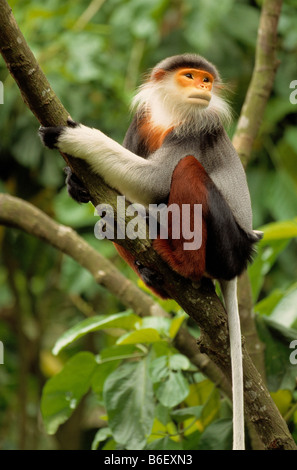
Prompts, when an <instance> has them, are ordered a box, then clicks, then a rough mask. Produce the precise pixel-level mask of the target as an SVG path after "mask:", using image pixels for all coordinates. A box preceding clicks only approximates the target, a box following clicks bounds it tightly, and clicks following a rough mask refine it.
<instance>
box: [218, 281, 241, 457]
mask: <svg viewBox="0 0 297 470" xmlns="http://www.w3.org/2000/svg"><path fill="white" fill-rule="evenodd" d="M220 284H221V288H222V292H223V296H224V301H225V307H226V310H227V314H228V325H229V336H230V354H231V368H232V401H233V450H244V449H245V447H244V400H243V369H242V347H241V329H240V319H239V311H238V301H237V278H235V279H232V280H231V281H221V282H220Z"/></svg>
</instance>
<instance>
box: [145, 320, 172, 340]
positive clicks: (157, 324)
mask: <svg viewBox="0 0 297 470" xmlns="http://www.w3.org/2000/svg"><path fill="white" fill-rule="evenodd" d="M170 324H171V320H170V318H164V317H145V318H143V319H142V321H141V327H140V328H141V329H143V328H153V329H155V330H157V331H158V333H160V334H161V335H163V336H168V335H169V329H170Z"/></svg>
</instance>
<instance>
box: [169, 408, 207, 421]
mask: <svg viewBox="0 0 297 470" xmlns="http://www.w3.org/2000/svg"><path fill="white" fill-rule="evenodd" d="M202 410H203V406H202V405H199V406H189V407H188V408H182V409H180V410H173V411H172V412H171V413H170V416H171V417H172V419H174V420H175V421H177V422H178V423H180V422H182V421H185V420H186V419H188V418H193V417H195V418H196V419H199V418H200V417H201V413H202Z"/></svg>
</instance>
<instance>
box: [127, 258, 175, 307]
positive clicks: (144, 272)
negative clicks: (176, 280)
mask: <svg viewBox="0 0 297 470" xmlns="http://www.w3.org/2000/svg"><path fill="white" fill-rule="evenodd" d="M135 266H136V267H137V271H138V274H139V276H140V277H141V279H142V280H143V282H144V283H145V284H146V285H147V286H148V287H149V288H150V289H151V290H152V291H153V292H155V293H156V294H157V295H159V296H160V297H162V298H163V299H166V298H168V294H167V293H166V292H165V290H163V289H162V286H163V284H164V279H163V276H161V274H160V273H158V272H157V271H155V270H154V269H151V268H148V267H146V266H143V264H141V263H140V262H139V261H135Z"/></svg>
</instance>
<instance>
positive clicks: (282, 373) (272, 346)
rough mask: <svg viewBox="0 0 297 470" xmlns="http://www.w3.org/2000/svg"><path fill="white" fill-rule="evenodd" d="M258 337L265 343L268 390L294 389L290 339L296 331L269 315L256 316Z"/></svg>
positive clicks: (294, 369) (294, 381) (294, 337)
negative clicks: (273, 319) (278, 322)
mask: <svg viewBox="0 0 297 470" xmlns="http://www.w3.org/2000/svg"><path fill="white" fill-rule="evenodd" d="M256 325H257V329H258V333H259V336H260V339H261V340H262V341H263V342H264V343H265V366H266V377H267V385H268V388H269V390H270V391H272V392H276V391H277V390H279V389H287V390H294V388H295V385H296V365H292V364H291V363H290V354H291V349H290V347H289V345H290V342H291V341H292V339H296V331H295V330H291V329H288V328H285V327H283V326H282V325H280V324H277V323H276V322H274V321H272V320H271V319H270V317H265V316H261V317H260V316H256Z"/></svg>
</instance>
